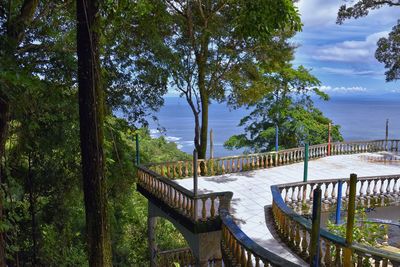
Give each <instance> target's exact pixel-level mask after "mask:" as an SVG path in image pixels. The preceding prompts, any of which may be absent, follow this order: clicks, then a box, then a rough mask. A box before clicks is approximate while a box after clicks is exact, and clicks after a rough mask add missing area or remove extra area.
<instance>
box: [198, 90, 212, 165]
mask: <svg viewBox="0 0 400 267" xmlns="http://www.w3.org/2000/svg"><path fill="white" fill-rule="evenodd" d="M208 104H209V97H208V94H207V92H204V93H202V94H201V129H200V147H199V151H198V156H199V159H205V158H206V153H207V138H208Z"/></svg>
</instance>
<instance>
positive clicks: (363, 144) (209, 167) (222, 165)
mask: <svg viewBox="0 0 400 267" xmlns="http://www.w3.org/2000/svg"><path fill="white" fill-rule="evenodd" d="M399 143H400V140H387V141H386V140H373V141H355V142H336V143H331V144H330V145H329V144H328V143H326V144H319V145H312V146H309V159H318V158H322V157H326V156H329V155H328V153H329V150H330V155H345V154H356V153H365V152H376V151H400V150H399V149H400V147H399ZM329 146H330V148H329ZM304 157H305V153H304V147H298V148H291V149H284V150H280V151H278V152H267V153H257V154H244V155H240V156H230V157H219V158H214V159H206V160H204V159H199V160H198V164H197V166H198V167H197V170H193V161H174V162H162V163H151V164H147V165H144V167H146V168H147V169H150V170H152V171H153V172H155V173H157V174H159V175H161V176H164V177H166V178H169V179H181V178H185V177H193V173H194V172H197V174H198V175H199V176H215V175H222V174H228V173H235V172H243V171H250V170H257V169H266V168H271V167H275V166H281V165H287V164H292V163H296V162H301V161H303V160H304Z"/></svg>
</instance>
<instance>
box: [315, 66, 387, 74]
mask: <svg viewBox="0 0 400 267" xmlns="http://www.w3.org/2000/svg"><path fill="white" fill-rule="evenodd" d="M321 70H322V71H324V72H327V73H332V74H339V75H348V76H381V75H383V73H382V72H380V71H376V70H357V69H348V68H330V67H322V68H321Z"/></svg>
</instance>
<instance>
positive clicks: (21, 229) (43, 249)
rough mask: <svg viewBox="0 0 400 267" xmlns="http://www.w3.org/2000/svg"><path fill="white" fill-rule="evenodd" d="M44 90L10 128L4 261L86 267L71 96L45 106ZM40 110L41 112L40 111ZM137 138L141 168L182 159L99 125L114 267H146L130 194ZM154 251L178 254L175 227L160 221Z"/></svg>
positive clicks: (141, 201) (112, 121)
mask: <svg viewBox="0 0 400 267" xmlns="http://www.w3.org/2000/svg"><path fill="white" fill-rule="evenodd" d="M52 94H57V93H54V92H52V91H49V90H46V91H44V92H42V94H40V96H39V97H38V98H31V101H32V105H34V106H36V107H43V109H41V110H40V111H39V110H37V112H35V113H34V114H32V116H30V117H26V118H25V119H24V118H15V119H13V120H12V121H11V126H10V135H9V138H8V140H7V144H6V147H7V151H6V158H7V166H6V170H5V171H6V179H7V187H4V188H3V190H4V191H5V192H4V193H5V196H6V199H7V201H6V202H5V203H6V206H5V208H6V220H5V221H3V222H2V224H1V227H2V229H3V230H5V231H6V241H7V247H6V248H7V251H6V252H7V259H8V262H9V263H10V264H12V265H17V264H18V262H19V264H32V263H33V262H35V263H36V265H40V266H87V265H88V263H87V256H86V249H85V230H84V229H85V220H84V218H85V215H84V206H83V201H82V199H83V195H82V182H81V167H80V156H79V155H80V152H79V141H78V138H77V136H78V132H79V127H78V120H77V117H78V112H77V101H76V100H77V98H76V95H74V94H70V95H59V97H62V99H63V100H64V101H63V102H64V103H63V104H62V105H59V104H57V103H53V104H52V103H49V102H48V100H49V99H51V97H55V96H52ZM44 107H45V108H44ZM137 132H139V134H140V146H141V151H140V155H141V160H142V162H144V163H145V162H148V161H149V160H151V161H166V160H178V159H186V158H187V157H188V155H187V154H185V153H183V152H181V151H179V150H178V149H177V148H176V145H175V144H173V143H168V142H167V141H166V140H165V139H163V138H158V139H152V138H151V137H150V136H149V133H148V131H147V130H145V129H142V130H140V131H137V130H134V129H133V128H132V127H130V126H129V125H128V124H127V122H126V121H124V120H122V119H117V118H115V117H113V116H108V117H107V118H106V123H105V145H104V148H105V155H106V159H107V160H106V165H105V170H106V177H107V186H108V201H109V214H110V223H111V236H112V240H113V242H112V251H113V265H114V266H134V265H146V261H147V255H148V253H147V243H146V242H143V241H145V240H146V238H147V235H146V228H147V221H146V218H147V214H146V213H147V202H146V200H145V198H143V197H142V196H140V194H139V193H138V192H136V189H135V178H136V177H135V168H134V161H135V153H136V151H135V143H134V134H135V133H137ZM158 227H160V229H162V231H161V230H160V231H159V234H158V240H157V241H158V243H159V246H160V248H161V249H162V248H164V249H166V248H174V247H175V248H176V247H182V246H184V245H185V244H184V241H183V239H182V238H181V239H180V238H179V233H177V232H176V230H174V227H172V225H170V224H169V223H167V222H165V221H160V223H159V224H158Z"/></svg>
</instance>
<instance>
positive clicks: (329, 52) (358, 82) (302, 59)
mask: <svg viewBox="0 0 400 267" xmlns="http://www.w3.org/2000/svg"><path fill="white" fill-rule="evenodd" d="M348 2H350V1H348ZM343 3H345V2H344V1H343V0H334V1H333V0H300V2H299V3H298V4H297V5H298V7H299V11H300V14H301V17H302V21H303V24H304V26H303V31H302V32H300V33H298V34H297V35H296V37H295V38H294V40H293V41H294V42H295V43H296V44H297V45H299V48H297V51H296V59H295V64H296V65H300V64H301V65H304V66H305V67H307V68H308V69H312V73H313V74H314V75H315V76H316V77H318V79H320V81H321V82H322V87H321V89H323V90H325V91H326V92H327V93H329V94H351V93H357V94H359V93H361V94H384V93H393V92H396V93H400V84H399V82H390V83H386V82H385V76H384V72H385V69H384V67H383V64H381V63H379V62H378V61H377V60H376V59H375V56H374V54H375V49H376V42H377V41H378V40H379V38H380V37H383V36H387V34H388V33H389V32H390V31H391V29H392V27H393V26H394V25H395V24H396V22H397V20H398V19H400V10H399V8H396V7H392V8H381V9H379V10H375V11H372V12H370V14H369V15H368V16H367V17H364V18H359V19H357V20H355V19H351V20H346V21H345V22H344V24H342V25H337V24H336V23H335V22H336V16H337V11H338V9H339V6H340V5H342V4H343Z"/></svg>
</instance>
